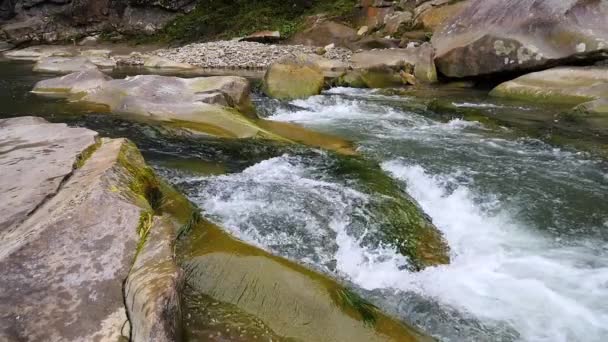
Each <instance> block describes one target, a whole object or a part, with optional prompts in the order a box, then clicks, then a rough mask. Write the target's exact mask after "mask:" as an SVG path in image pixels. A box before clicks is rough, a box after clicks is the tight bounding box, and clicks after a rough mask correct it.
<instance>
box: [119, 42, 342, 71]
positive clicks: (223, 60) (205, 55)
mask: <svg viewBox="0 0 608 342" xmlns="http://www.w3.org/2000/svg"><path fill="white" fill-rule="evenodd" d="M317 49H322V48H321V47H313V46H304V45H273V44H261V43H254V42H240V41H216V42H206V43H194V44H188V45H186V46H182V47H179V48H174V49H164V50H158V51H155V52H154V54H155V55H157V56H159V57H164V58H167V59H170V60H172V61H175V62H178V63H187V64H191V65H195V66H197V67H201V68H236V69H264V70H265V69H266V68H268V66H270V65H271V64H272V63H275V62H277V61H279V60H281V59H282V58H286V57H288V56H292V55H297V54H313V53H317V51H316V50H317ZM351 55H352V52H351V51H350V50H348V49H345V48H341V47H335V48H333V49H331V50H329V51H325V53H324V56H325V57H326V58H329V59H335V60H340V61H343V62H346V61H348V60H349V59H350V56H351ZM115 58H116V56H115ZM131 59H134V58H131ZM137 60H138V62H139V60H140V58H138V59H137Z"/></svg>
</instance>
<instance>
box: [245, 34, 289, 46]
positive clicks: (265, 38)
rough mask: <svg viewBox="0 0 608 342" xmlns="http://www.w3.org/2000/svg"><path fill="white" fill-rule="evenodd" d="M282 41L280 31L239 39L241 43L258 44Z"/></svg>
mask: <svg viewBox="0 0 608 342" xmlns="http://www.w3.org/2000/svg"><path fill="white" fill-rule="evenodd" d="M280 40H281V33H280V32H279V31H260V32H255V33H252V34H250V35H248V36H247V37H244V38H241V39H239V41H245V42H257V43H266V44H271V43H276V42H278V41H280Z"/></svg>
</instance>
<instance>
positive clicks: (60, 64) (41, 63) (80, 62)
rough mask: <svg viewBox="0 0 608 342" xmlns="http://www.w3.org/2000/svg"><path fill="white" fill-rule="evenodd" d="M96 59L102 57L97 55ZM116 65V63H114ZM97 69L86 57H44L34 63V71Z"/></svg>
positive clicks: (68, 71)
mask: <svg viewBox="0 0 608 342" xmlns="http://www.w3.org/2000/svg"><path fill="white" fill-rule="evenodd" d="M97 58H98V59H102V60H104V61H105V60H107V59H103V58H100V57H97ZM114 65H116V63H114ZM91 69H97V65H96V64H94V63H93V62H92V61H91V60H90V59H89V58H88V57H84V56H80V57H44V58H41V59H40V60H38V62H37V63H36V65H34V69H33V70H34V71H37V72H50V73H59V74H69V73H72V72H78V71H83V70H91Z"/></svg>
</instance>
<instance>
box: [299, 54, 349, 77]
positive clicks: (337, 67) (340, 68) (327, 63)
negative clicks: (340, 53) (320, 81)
mask: <svg viewBox="0 0 608 342" xmlns="http://www.w3.org/2000/svg"><path fill="white" fill-rule="evenodd" d="M305 58H306V60H307V61H308V62H310V63H312V64H314V65H315V66H316V67H317V68H319V69H320V70H321V71H323V75H324V76H325V77H335V76H339V75H340V74H342V73H344V72H345V71H346V70H348V68H349V65H348V64H346V63H344V62H342V61H339V60H335V59H328V58H324V57H321V56H317V55H307V56H306V57H305Z"/></svg>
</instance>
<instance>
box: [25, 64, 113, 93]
mask: <svg viewBox="0 0 608 342" xmlns="http://www.w3.org/2000/svg"><path fill="white" fill-rule="evenodd" d="M111 79H112V78H111V77H109V76H107V75H105V74H104V73H102V72H101V71H99V70H97V69H90V70H85V71H79V72H75V73H71V74H69V75H65V76H62V77H57V78H51V79H47V80H42V81H40V82H38V83H36V85H35V86H34V89H33V90H32V92H33V93H35V94H46V95H54V96H69V95H77V94H82V95H84V94H85V93H86V92H88V91H90V90H92V89H95V88H99V87H101V86H102V85H103V84H104V83H105V82H107V81H109V80H111Z"/></svg>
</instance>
